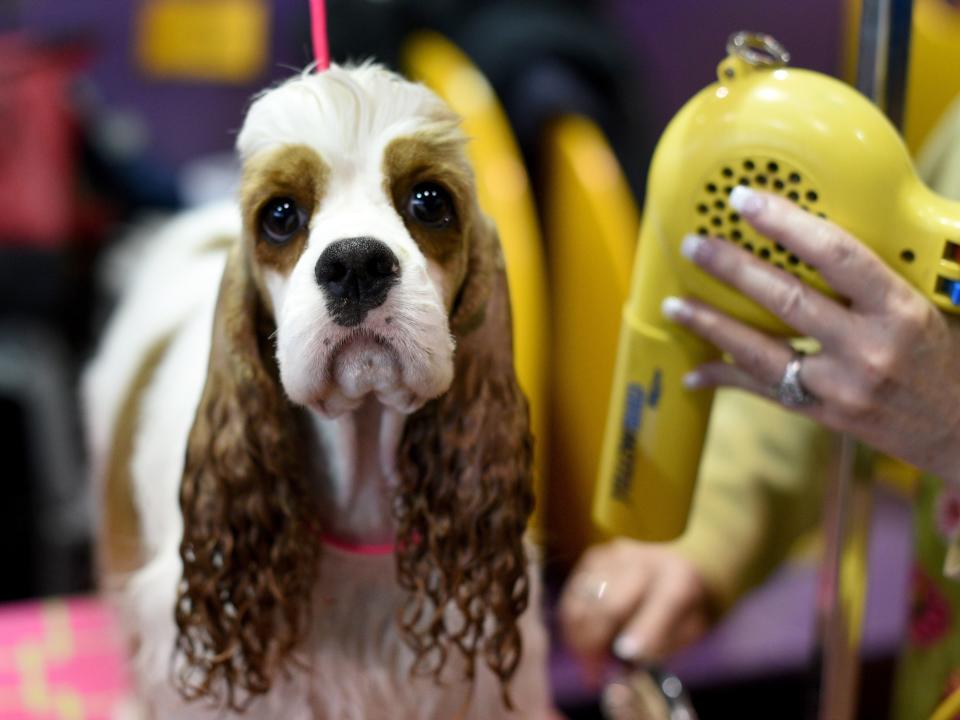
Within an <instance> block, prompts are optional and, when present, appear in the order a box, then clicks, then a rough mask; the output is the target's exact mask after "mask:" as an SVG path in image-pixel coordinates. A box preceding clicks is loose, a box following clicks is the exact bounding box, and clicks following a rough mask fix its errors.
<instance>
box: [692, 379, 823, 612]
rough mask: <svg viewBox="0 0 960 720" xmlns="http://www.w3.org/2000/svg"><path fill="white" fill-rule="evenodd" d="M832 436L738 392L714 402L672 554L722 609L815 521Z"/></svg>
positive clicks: (722, 395) (722, 394)
mask: <svg viewBox="0 0 960 720" xmlns="http://www.w3.org/2000/svg"><path fill="white" fill-rule="evenodd" d="M829 448H830V436H829V433H827V431H825V430H823V429H822V428H820V427H819V426H818V425H816V424H815V423H813V422H812V421H810V420H808V419H806V418H804V417H802V416H800V415H797V414H795V413H790V412H788V411H786V410H784V409H783V408H781V407H780V406H779V405H777V404H775V403H773V402H771V401H767V400H763V399H760V398H758V397H756V396H755V395H751V394H748V393H745V392H742V391H739V390H729V389H725V390H720V391H718V393H717V396H716V400H715V401H714V408H713V412H712V415H711V418H710V427H709V430H708V433H707V441H706V446H705V450H704V460H703V462H702V463H701V467H700V476H699V480H698V487H697V490H696V494H695V497H694V504H693V509H692V512H691V516H690V522H689V524H688V527H687V532H686V533H685V534H684V535H683V537H681V538H680V539H679V540H677V541H676V546H677V548H678V549H679V550H680V551H681V552H682V553H684V554H685V555H686V556H687V557H688V558H689V559H690V560H691V561H692V562H693V563H694V564H695V565H696V566H697V567H698V568H699V569H700V571H701V572H702V574H703V576H704V578H705V580H706V582H707V584H708V585H709V587H710V589H711V590H712V591H713V593H714V595H715V599H716V602H717V604H718V607H719V608H720V609H721V610H725V609H726V608H727V607H729V605H730V604H731V603H733V602H734V601H735V600H737V598H738V597H740V595H742V594H743V593H744V592H745V591H746V590H748V589H749V588H750V587H752V586H753V585H755V584H757V583H758V582H760V581H761V580H763V578H764V577H765V576H766V575H767V574H768V573H769V572H770V571H771V570H773V569H774V568H775V567H776V566H777V565H778V564H779V563H780V562H781V561H782V560H783V558H784V556H785V555H786V553H787V551H788V550H789V549H790V547H791V545H793V543H794V542H795V541H796V539H797V538H798V537H799V536H800V535H801V534H802V533H803V532H805V531H806V530H808V529H810V528H811V527H813V526H814V524H815V523H816V521H817V519H818V517H819V511H820V504H821V498H822V488H823V476H824V473H825V472H826V466H827V456H828V454H829Z"/></svg>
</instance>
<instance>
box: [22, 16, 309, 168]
mask: <svg viewBox="0 0 960 720" xmlns="http://www.w3.org/2000/svg"><path fill="white" fill-rule="evenodd" d="M141 1H142V0H66V1H65V0H27V1H26V2H24V3H23V5H22V11H21V25H22V27H23V28H24V29H26V30H27V32H29V33H30V34H32V35H34V36H37V37H41V38H51V37H54V38H55V37H60V36H72V35H80V36H83V37H89V38H90V39H91V40H92V41H93V42H94V44H95V47H96V50H97V58H96V61H95V63H94V65H93V67H92V68H91V72H90V76H91V78H92V79H93V81H94V82H95V84H96V86H97V88H98V90H99V92H100V94H101V96H102V100H103V101H104V102H105V103H106V104H108V105H110V106H112V107H115V108H117V109H122V110H130V111H133V112H135V113H137V114H138V115H139V116H140V117H141V118H142V119H143V121H144V122H145V123H146V126H147V127H148V128H149V130H150V139H151V145H152V154H153V155H154V156H155V157H156V158H159V159H161V160H162V161H163V162H165V163H167V164H169V165H172V166H174V165H180V164H181V163H182V162H184V161H185V160H189V159H190V158H192V157H195V156H197V155H198V154H202V153H206V152H210V151H212V150H226V149H228V148H230V147H232V144H233V133H234V132H235V131H236V129H237V128H238V126H239V124H240V120H241V118H242V115H243V111H244V108H245V107H246V104H247V102H248V99H249V98H250V96H251V95H252V94H253V93H254V92H256V91H257V90H259V89H261V88H262V87H263V86H264V85H266V84H268V83H269V82H271V81H272V80H275V79H277V78H280V77H284V76H286V75H289V74H290V71H289V70H287V69H284V68H283V67H281V65H286V66H288V67H302V66H303V65H304V64H305V63H306V62H308V61H309V60H310V53H309V49H308V47H306V46H304V47H302V48H300V47H294V45H298V44H299V42H298V41H299V39H300V38H302V37H306V30H305V29H304V28H303V25H304V24H305V23H306V22H307V2H306V0H271V4H272V6H273V8H274V12H273V18H272V27H271V39H270V53H271V63H270V65H269V67H268V68H267V71H266V72H265V73H264V74H263V76H262V77H261V78H259V79H258V80H257V81H256V82H255V83H253V84H251V85H249V86H236V85H223V84H217V83H207V82H180V81H177V82H174V81H159V80H156V79H154V78H151V77H148V76H146V75H144V74H143V73H142V72H140V70H139V69H138V67H137V63H136V60H135V58H134V46H133V38H134V23H135V19H136V12H135V11H136V9H137V8H138V7H139V6H140V5H141Z"/></svg>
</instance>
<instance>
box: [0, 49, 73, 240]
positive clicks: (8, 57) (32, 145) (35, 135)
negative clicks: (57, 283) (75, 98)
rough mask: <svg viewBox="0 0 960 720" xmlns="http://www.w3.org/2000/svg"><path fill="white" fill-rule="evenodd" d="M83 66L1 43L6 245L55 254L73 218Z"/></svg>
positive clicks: (1, 218) (2, 232) (0, 215)
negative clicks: (77, 89) (77, 86)
mask: <svg viewBox="0 0 960 720" xmlns="http://www.w3.org/2000/svg"><path fill="white" fill-rule="evenodd" d="M76 64H77V58H76V57H75V56H73V55H72V54H70V53H66V52H62V51H57V50H49V49H44V48H38V47H36V46H33V45H31V44H30V43H28V42H27V41H26V40H24V39H23V38H21V37H19V36H15V35H10V36H6V37H0V244H6V245H8V244H20V245H31V246H34V247H40V248H48V249H49V248H56V247H60V246H62V245H64V244H66V243H67V241H68V240H69V236H70V230H71V224H72V221H73V217H74V210H75V208H74V190H75V187H74V182H75V172H74V171H75V155H76V153H75V143H76V126H75V122H74V115H73V112H72V109H71V107H70V103H69V83H70V81H71V79H72V75H73V71H74V68H75V66H76Z"/></svg>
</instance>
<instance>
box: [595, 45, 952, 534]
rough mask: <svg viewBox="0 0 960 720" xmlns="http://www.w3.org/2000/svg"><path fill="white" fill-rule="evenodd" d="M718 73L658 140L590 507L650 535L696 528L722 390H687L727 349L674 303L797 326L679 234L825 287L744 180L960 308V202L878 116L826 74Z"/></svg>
mask: <svg viewBox="0 0 960 720" xmlns="http://www.w3.org/2000/svg"><path fill="white" fill-rule="evenodd" d="M718 77H719V81H718V82H717V83H714V84H713V85H710V86H709V87H707V88H706V89H704V90H703V91H701V92H700V93H699V94H697V95H696V96H695V97H694V98H693V99H692V100H690V101H689V102H688V103H687V104H686V105H685V106H684V107H683V108H682V109H681V110H680V112H679V113H678V114H677V115H676V117H674V119H673V120H672V121H671V123H670V125H669V126H668V127H667V130H666V131H665V133H664V135H663V137H662V138H661V140H660V143H659V145H658V147H657V149H656V152H655V154H654V157H653V163H652V166H651V171H650V175H649V181H648V192H647V200H646V207H645V210H644V216H643V221H642V230H641V236H640V244H639V248H638V252H637V258H636V261H635V266H634V271H633V281H632V282H633V285H632V288H631V294H630V299H629V301H628V303H627V305H626V307H625V308H624V314H623V321H622V322H623V325H622V329H621V335H620V347H619V351H618V357H617V367H616V371H615V381H614V388H613V392H612V395H611V402H610V409H609V413H608V419H607V427H606V434H605V438H604V447H603V455H602V461H601V472H600V478H599V484H598V488H597V496H596V503H595V507H594V513H595V517H596V519H597V520H598V522H599V523H600V524H601V525H602V526H603V527H604V528H606V529H607V530H609V531H611V532H615V533H618V534H625V535H631V536H634V537H637V538H642V539H647V540H667V539H671V538H674V537H676V536H678V535H679V534H680V533H682V532H683V530H684V527H685V525H686V521H687V515H688V512H689V507H690V501H691V497H692V493H693V487H694V481H695V479H696V476H697V469H698V466H699V463H700V454H701V449H702V446H703V438H704V434H705V431H706V426H707V419H708V417H709V414H710V406H711V402H712V393H710V392H703V391H700V392H690V391H687V390H685V389H684V388H683V387H682V383H681V380H682V378H683V376H684V375H685V374H686V373H687V372H689V371H691V370H693V369H694V368H695V367H697V366H698V365H700V364H701V363H703V362H706V361H710V360H716V359H718V357H719V355H718V352H717V350H716V349H715V348H713V347H712V346H710V345H708V344H707V343H705V342H703V341H702V340H700V339H699V338H697V337H695V336H694V335H693V334H691V333H689V332H687V331H685V330H683V329H681V328H679V327H678V326H676V325H675V324H674V323H671V322H669V321H667V320H665V319H664V318H663V316H662V314H661V309H660V308H661V304H662V301H663V300H664V298H666V297H668V296H686V295H692V296H695V297H698V298H701V299H704V300H706V301H707V302H709V303H711V304H713V305H714V306H717V307H719V308H720V309H721V310H723V311H725V312H727V313H729V314H731V315H733V316H735V317H737V318H740V319H741V320H743V321H745V322H748V323H750V324H752V325H754V326H756V327H758V328H761V329H763V330H766V331H769V332H774V333H779V334H781V335H784V336H789V335H790V334H791V330H790V329H789V328H787V327H786V326H784V325H783V323H781V322H780V321H779V320H778V319H777V318H775V317H774V316H773V315H771V314H770V313H768V312H766V311H765V310H763V309H762V308H760V307H759V306H758V305H756V304H755V303H753V302H752V301H749V300H747V299H746V298H745V297H743V296H742V295H740V294H738V293H736V292H735V291H733V290H732V289H730V288H729V287H727V286H725V285H723V284H722V283H720V282H718V281H717V280H714V279H712V278H711V277H710V276H708V275H707V274H706V273H704V272H702V271H700V270H699V269H697V268H696V267H695V266H694V265H693V264H692V263H690V262H688V261H686V260H685V259H683V258H682V257H681V255H680V242H681V239H682V238H683V237H684V235H686V234H688V233H691V232H693V233H700V234H708V233H709V234H711V235H718V236H724V237H726V238H727V239H729V240H730V241H731V242H735V243H737V244H738V245H740V246H741V247H743V248H744V249H746V250H749V251H751V252H753V253H755V254H756V255H757V256H758V257H761V258H764V259H766V260H768V261H769V262H771V263H772V264H775V265H777V266H778V267H781V268H783V269H784V270H785V271H787V272H790V273H792V274H794V275H796V276H797V277H799V278H801V279H802V280H804V281H805V282H807V283H809V284H811V285H812V286H814V287H816V288H818V289H820V290H823V291H825V292H828V291H829V289H828V288H827V287H826V285H825V284H824V282H823V280H822V278H821V277H820V275H819V274H818V273H817V272H816V270H815V269H813V268H810V267H808V266H806V265H804V264H803V263H801V262H800V261H799V260H798V259H797V258H795V257H793V256H791V255H790V254H789V253H787V252H786V251H784V250H783V249H781V248H779V247H777V246H776V245H774V244H773V243H771V242H770V241H769V240H767V239H765V238H763V237H761V236H759V235H758V234H757V233H755V232H754V231H753V230H752V229H751V228H750V227H749V226H748V225H747V224H746V223H744V222H742V221H741V220H740V219H739V217H738V216H737V215H736V213H734V212H733V211H732V210H731V209H730V208H729V207H727V205H726V203H727V196H728V194H729V192H730V190H732V188H733V187H734V186H736V185H737V184H738V183H742V184H746V185H750V186H753V187H758V188H765V189H769V190H772V191H775V192H779V193H781V194H783V195H785V196H787V197H789V198H791V199H792V200H794V201H796V202H797V203H798V204H800V205H801V206H803V207H804V208H805V209H807V210H809V211H810V212H815V213H817V214H821V215H823V216H825V217H828V218H830V219H831V220H833V221H835V222H837V223H838V224H839V225H840V226H842V227H844V228H846V229H847V230H849V231H850V232H852V233H853V234H854V235H855V236H856V237H858V238H860V239H861V240H862V241H864V242H865V243H867V244H868V245H869V246H871V247H872V248H873V249H874V251H875V252H876V253H877V254H878V255H879V256H880V257H881V258H882V259H883V260H884V261H885V262H886V263H887V264H888V265H889V266H890V267H891V268H893V269H894V270H895V271H897V272H898V273H900V274H901V275H902V276H903V277H905V278H906V279H907V280H908V281H909V282H911V283H912V284H913V285H914V286H915V287H917V288H918V289H919V290H920V291H921V292H922V293H923V294H924V295H926V296H927V297H929V298H930V300H931V301H932V302H933V303H934V304H935V305H937V306H938V307H940V308H941V309H943V310H947V311H953V312H956V311H958V310H960V307H958V305H960V284H958V283H960V204H956V203H953V202H950V201H948V200H945V199H944V198H942V197H939V196H938V195H936V194H934V193H933V192H932V191H930V190H929V189H928V188H927V187H926V186H925V185H923V183H922V182H921V181H920V180H919V179H918V178H917V176H916V173H915V172H914V169H913V166H912V164H911V162H910V156H909V154H908V152H907V150H906V147H905V146H904V144H903V142H902V141H901V140H900V138H899V136H898V135H897V133H896V131H895V130H894V129H893V127H892V126H891V125H890V124H889V122H888V121H887V120H886V118H885V117H884V116H883V115H882V113H880V112H879V111H878V110H877V109H876V108H875V107H874V106H873V105H872V104H871V103H870V102H869V101H868V100H867V99H866V98H864V97H863V96H862V95H860V94H859V93H857V92H856V91H854V90H853V89H851V88H850V87H849V86H847V85H845V84H843V83H841V82H839V81H837V80H834V79H832V78H829V77H827V76H825V75H821V74H819V73H814V72H810V71H806V70H792V69H787V68H783V67H770V66H762V65H754V64H752V63H750V62H747V60H745V59H744V57H742V56H741V55H739V54H736V53H734V54H731V55H730V56H729V57H727V58H726V59H725V60H723V61H722V62H721V63H720V66H719V68H718ZM951 296H953V299H951ZM955 303H956V304H955Z"/></svg>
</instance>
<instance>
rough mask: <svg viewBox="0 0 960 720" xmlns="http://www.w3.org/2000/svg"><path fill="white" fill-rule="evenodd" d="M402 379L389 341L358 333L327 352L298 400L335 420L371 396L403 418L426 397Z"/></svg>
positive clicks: (394, 351)
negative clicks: (314, 383)
mask: <svg viewBox="0 0 960 720" xmlns="http://www.w3.org/2000/svg"><path fill="white" fill-rule="evenodd" d="M404 376H405V373H404V363H403V361H402V359H401V357H400V355H399V353H398V352H397V350H396V349H395V348H394V347H393V346H392V345H391V344H390V343H389V342H387V341H386V340H384V339H383V338H380V337H376V336H373V335H368V334H359V335H357V336H355V337H351V338H349V339H344V340H341V341H340V342H339V343H337V344H336V346H335V347H333V348H332V350H331V352H329V353H327V355H326V357H325V358H324V359H323V360H322V361H321V364H320V372H319V373H318V376H317V378H316V380H317V381H318V382H317V383H316V385H315V386H314V387H312V388H310V390H309V392H308V393H307V396H306V397H303V398H302V404H304V405H306V406H308V407H310V408H311V409H312V410H314V411H316V412H318V413H319V414H321V415H323V416H325V417H328V418H335V417H338V416H340V415H343V414H344V413H347V412H350V411H352V410H355V409H357V408H358V407H359V406H360V405H361V404H362V403H363V402H364V400H365V399H366V398H367V397H368V396H371V395H372V396H374V397H376V399H377V400H378V401H379V402H380V403H381V404H383V405H384V406H386V407H389V408H391V409H393V410H396V411H397V412H400V413H403V414H405V415H406V414H409V413H412V412H414V411H416V410H418V409H419V408H420V407H421V406H422V405H423V404H424V403H425V402H426V401H427V400H428V399H429V398H427V397H423V396H422V395H420V394H419V393H417V392H416V391H415V390H414V389H413V388H411V387H410V386H409V385H408V384H407V383H406V382H405V378H404ZM293 399H294V400H295V401H297V400H298V398H293Z"/></svg>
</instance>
